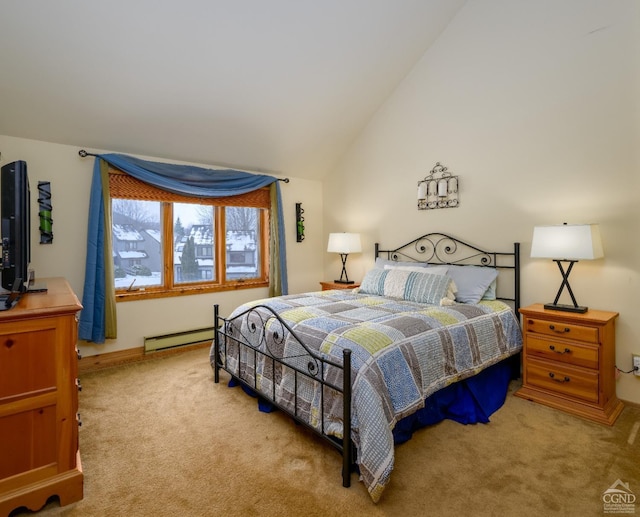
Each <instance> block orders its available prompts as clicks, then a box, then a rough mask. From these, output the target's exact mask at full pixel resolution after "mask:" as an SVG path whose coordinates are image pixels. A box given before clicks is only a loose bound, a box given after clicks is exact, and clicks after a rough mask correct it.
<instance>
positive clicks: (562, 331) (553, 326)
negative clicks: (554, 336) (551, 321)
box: [549, 325, 571, 334]
mask: <svg viewBox="0 0 640 517" xmlns="http://www.w3.org/2000/svg"><path fill="white" fill-rule="evenodd" d="M549 328H550V329H551V330H553V331H554V332H557V333H558V334H566V333H567V332H571V329H570V328H567V327H564V328H563V329H562V330H560V329H557V328H556V326H555V325H549Z"/></svg>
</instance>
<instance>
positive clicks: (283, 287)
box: [78, 154, 288, 343]
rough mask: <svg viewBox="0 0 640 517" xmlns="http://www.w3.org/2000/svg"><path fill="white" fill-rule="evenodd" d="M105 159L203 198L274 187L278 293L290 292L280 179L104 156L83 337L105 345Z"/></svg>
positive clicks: (94, 191)
mask: <svg viewBox="0 0 640 517" xmlns="http://www.w3.org/2000/svg"><path fill="white" fill-rule="evenodd" d="M101 160H104V161H105V162H107V163H109V164H110V165H112V166H113V167H115V168H117V169H120V170H122V171H124V172H126V173H127V174H129V175H131V176H133V177H134V178H137V179H139V180H141V181H144V182H145V183H149V184H151V185H154V186H156V187H158V188H160V189H163V190H167V191H169V192H174V193H177V194H181V195H184V196H192V197H199V198H212V197H225V196H235V195H239V194H246V193H247V192H251V191H253V190H256V189H259V188H262V187H265V186H267V185H271V184H273V183H275V188H276V199H277V203H276V204H277V206H276V207H272V210H273V209H274V208H275V209H276V212H277V213H276V214H275V215H276V219H277V224H278V234H279V235H278V237H279V238H278V248H279V249H278V252H279V253H272V256H274V255H275V256H279V257H278V258H279V265H280V275H279V279H280V285H279V286H278V287H279V289H277V291H278V292H280V293H281V294H287V292H288V285H287V269H286V267H287V266H286V264H287V260H286V246H285V238H284V215H283V211H282V197H281V193H280V183H279V182H278V179H277V178H274V177H273V176H267V175H263V174H252V173H249V172H244V171H236V170H232V169H205V168H202V167H195V166H190V165H173V164H169V163H159V162H151V161H147V160H141V159H139V158H134V157H132V156H126V155H122V154H101V155H98V156H97V157H96V160H95V163H94V168H93V180H92V185H91V197H90V202H89V204H90V206H89V227H88V234H87V259H86V270H85V283H84V292H83V297H82V305H83V310H82V312H81V313H80V321H79V326H78V332H79V337H80V339H83V340H86V341H93V342H95V343H104V341H105V337H115V336H109V335H106V336H105V328H106V323H105V296H106V292H107V290H106V285H105V253H104V251H105V245H104V243H105V238H111V231H110V230H109V231H107V229H105V227H104V226H105V225H104V221H105V214H104V189H103V187H102V178H101V173H100V163H101Z"/></svg>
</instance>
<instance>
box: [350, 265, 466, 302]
mask: <svg viewBox="0 0 640 517" xmlns="http://www.w3.org/2000/svg"><path fill="white" fill-rule="evenodd" d="M359 292H360V293H363V294H374V295H378V296H388V297H391V298H399V299H402V300H407V301H411V302H418V303H428V304H432V305H452V304H453V303H454V299H453V296H454V295H453V281H452V279H451V278H450V277H448V276H447V275H443V274H432V273H429V272H428V271H426V270H425V272H421V271H407V270H403V269H379V268H374V269H371V270H370V271H368V272H367V274H366V275H365V277H364V279H363V280H362V283H361V284H360V291H359Z"/></svg>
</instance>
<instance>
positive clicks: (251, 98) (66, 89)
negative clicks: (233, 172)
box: [0, 0, 465, 179]
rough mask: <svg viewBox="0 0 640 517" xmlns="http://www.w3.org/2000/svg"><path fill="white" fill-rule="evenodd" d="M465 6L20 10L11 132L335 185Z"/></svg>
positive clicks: (11, 38)
mask: <svg viewBox="0 0 640 517" xmlns="http://www.w3.org/2000/svg"><path fill="white" fill-rule="evenodd" d="M464 3H465V0H181V1H176V0H134V1H131V0H108V1H103V2H97V1H92V2H87V1H86V0H57V1H47V0H33V1H27V2H25V1H23V0H8V1H7V2H4V3H3V7H2V12H1V13H0V134H3V135H9V136H16V137H22V138H30V139H36V140H44V141H49V142H54V143H61V144H69V145H76V146H82V147H87V148H97V149H106V150H109V151H115V152H121V153H131V154H142V155H149V156H153V157H158V158H167V159H174V160H185V161H189V162H197V163H205V164H211V165H221V166H229V167H236V168H244V169H250V170H259V171H266V172H270V173H274V174H287V175H293V176H297V177H301V178H314V179H319V178H322V176H323V175H324V174H326V173H327V172H328V171H330V170H331V168H332V167H333V166H334V165H335V164H336V162H337V161H338V160H339V159H340V157H341V156H342V155H343V153H344V152H345V150H346V149H347V148H348V146H349V145H350V144H351V143H352V142H353V140H354V138H355V137H356V136H357V135H358V133H359V132H360V131H361V130H362V129H363V128H364V127H365V126H366V124H367V122H368V121H369V120H370V119H371V117H372V116H373V114H374V113H375V112H376V110H377V109H378V108H379V107H380V105H381V104H382V103H383V102H384V100H385V99H386V98H387V97H388V96H389V94H390V93H391V92H392V91H393V90H394V88H395V87H396V86H397V85H398V84H399V83H400V82H401V81H402V79H403V78H404V77H405V76H406V75H407V74H408V73H409V72H410V70H411V68H412V67H413V65H414V64H415V63H416V62H417V60H419V59H420V57H421V56H422V55H423V54H424V52H425V51H426V50H427V49H428V48H429V46H430V45H431V44H433V42H434V41H435V40H436V39H437V38H438V36H439V35H440V34H441V32H442V31H443V30H444V29H445V27H446V26H447V24H448V23H449V22H450V21H451V19H452V18H453V17H454V16H455V14H456V13H457V12H458V10H459V9H460V8H461V7H462V5H463V4H464Z"/></svg>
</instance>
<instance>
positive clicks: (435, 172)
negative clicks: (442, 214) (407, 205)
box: [418, 162, 460, 210]
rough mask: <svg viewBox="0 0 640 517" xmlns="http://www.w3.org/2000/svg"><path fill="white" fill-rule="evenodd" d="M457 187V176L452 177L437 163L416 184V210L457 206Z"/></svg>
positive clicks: (458, 201) (458, 202)
mask: <svg viewBox="0 0 640 517" xmlns="http://www.w3.org/2000/svg"><path fill="white" fill-rule="evenodd" d="M458 186H459V181H458V176H452V175H451V173H450V172H448V171H447V168H446V167H445V166H443V165H440V162H437V163H436V165H435V166H434V167H433V169H431V171H430V172H429V174H428V176H427V177H426V178H425V179H423V180H421V181H419V182H418V210H432V209H435V208H453V207H455V206H458V205H459V204H460V200H459V199H458Z"/></svg>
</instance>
